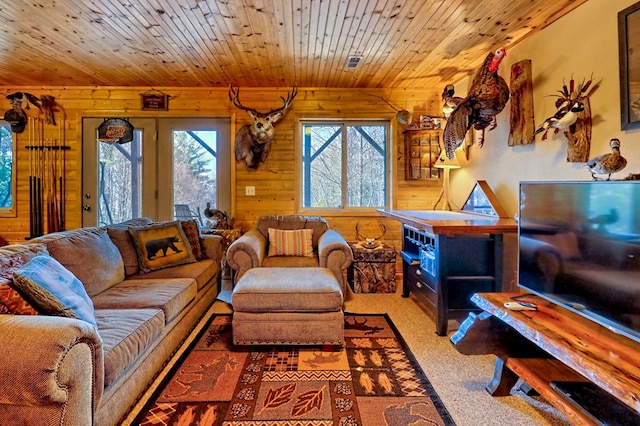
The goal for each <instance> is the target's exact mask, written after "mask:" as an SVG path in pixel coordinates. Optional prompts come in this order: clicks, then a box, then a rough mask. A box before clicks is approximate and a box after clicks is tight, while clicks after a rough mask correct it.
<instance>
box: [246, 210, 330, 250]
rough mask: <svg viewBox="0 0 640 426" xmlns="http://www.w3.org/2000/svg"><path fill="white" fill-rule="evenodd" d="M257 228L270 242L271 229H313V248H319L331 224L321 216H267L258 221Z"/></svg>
mask: <svg viewBox="0 0 640 426" xmlns="http://www.w3.org/2000/svg"><path fill="white" fill-rule="evenodd" d="M256 228H258V230H259V231H260V233H261V234H262V235H264V237H265V238H266V239H267V241H269V228H273V229H287V230H291V229H313V237H312V240H311V242H312V244H313V248H314V249H316V248H317V247H318V240H319V239H320V237H321V236H322V234H324V233H325V231H326V230H327V229H329V222H327V220H326V219H325V218H323V217H321V216H303V215H266V216H262V217H260V218H259V219H258V223H256Z"/></svg>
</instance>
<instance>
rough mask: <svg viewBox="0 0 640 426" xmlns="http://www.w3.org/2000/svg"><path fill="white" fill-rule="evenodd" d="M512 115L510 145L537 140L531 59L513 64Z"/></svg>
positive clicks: (510, 85)
mask: <svg viewBox="0 0 640 426" xmlns="http://www.w3.org/2000/svg"><path fill="white" fill-rule="evenodd" d="M509 87H510V88H511V116H510V124H511V126H510V129H509V142H508V145H509V146H514V145H527V144H530V143H533V142H535V137H534V133H533V132H534V130H535V123H534V120H533V79H532V77H531V59H525V60H522V61H520V62H516V63H515V64H513V65H512V66H511V81H510V84H509Z"/></svg>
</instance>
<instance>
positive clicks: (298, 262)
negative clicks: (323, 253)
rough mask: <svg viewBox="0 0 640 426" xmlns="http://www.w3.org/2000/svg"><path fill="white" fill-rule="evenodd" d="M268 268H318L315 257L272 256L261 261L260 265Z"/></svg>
mask: <svg viewBox="0 0 640 426" xmlns="http://www.w3.org/2000/svg"><path fill="white" fill-rule="evenodd" d="M261 266H264V267H269V268H274V267H275V268H278V267H280V268H284V267H286V268H304V267H314V266H315V267H317V266H319V262H318V258H317V257H315V256H314V257H303V256H272V257H265V258H264V259H263V260H262V265H261Z"/></svg>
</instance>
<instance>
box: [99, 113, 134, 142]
mask: <svg viewBox="0 0 640 426" xmlns="http://www.w3.org/2000/svg"><path fill="white" fill-rule="evenodd" d="M132 140H133V125H132V124H131V123H129V120H127V119H125V118H105V119H104V121H103V122H102V124H101V125H100V126H99V127H98V141H99V142H107V143H120V144H122V143H127V142H131V141H132Z"/></svg>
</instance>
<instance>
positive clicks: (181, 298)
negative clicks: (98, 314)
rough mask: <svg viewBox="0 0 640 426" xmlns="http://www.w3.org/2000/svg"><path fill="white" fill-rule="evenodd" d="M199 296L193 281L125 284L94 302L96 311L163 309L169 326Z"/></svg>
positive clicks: (182, 279)
mask: <svg viewBox="0 0 640 426" xmlns="http://www.w3.org/2000/svg"><path fill="white" fill-rule="evenodd" d="M197 292H198V289H197V285H196V283H195V281H194V280H193V279H191V278H174V279H163V280H157V279H136V280H129V279H128V280H125V281H123V282H121V283H120V284H118V285H117V286H114V287H111V288H110V289H109V290H107V291H105V292H103V293H100V294H99V295H97V296H95V297H94V298H93V306H94V307H95V309H140V308H157V309H162V311H163V312H164V316H165V321H166V322H167V323H169V322H171V320H173V319H174V318H175V317H176V316H177V315H178V314H180V312H182V311H183V310H184V309H185V307H186V306H187V305H188V304H189V303H191V302H192V301H193V300H194V299H195V297H196V294H197Z"/></svg>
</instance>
